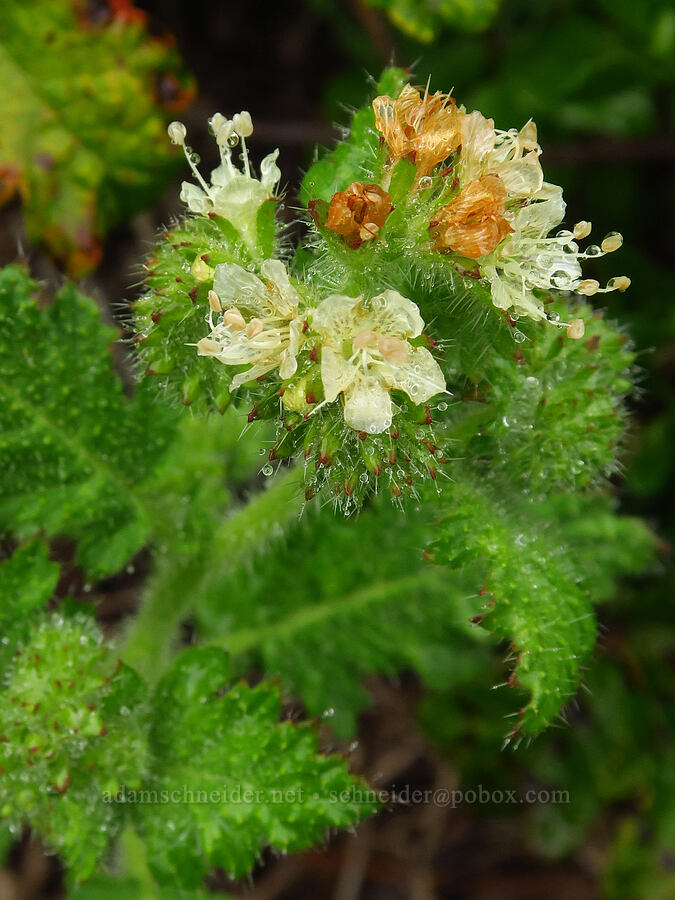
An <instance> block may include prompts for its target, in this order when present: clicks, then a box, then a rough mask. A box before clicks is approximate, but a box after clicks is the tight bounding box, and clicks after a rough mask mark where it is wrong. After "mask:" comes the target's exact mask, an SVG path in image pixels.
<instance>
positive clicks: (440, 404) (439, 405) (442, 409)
mask: <svg viewBox="0 0 675 900" xmlns="http://www.w3.org/2000/svg"><path fill="white" fill-rule="evenodd" d="M447 408H448V404H447V403H445V402H443V403H439V404H438V406H437V409H439V410H440V411H441V412H445V410H446V409H447Z"/></svg>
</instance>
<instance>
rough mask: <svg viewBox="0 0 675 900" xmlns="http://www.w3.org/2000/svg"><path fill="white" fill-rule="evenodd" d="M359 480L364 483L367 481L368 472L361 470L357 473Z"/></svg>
mask: <svg viewBox="0 0 675 900" xmlns="http://www.w3.org/2000/svg"><path fill="white" fill-rule="evenodd" d="M359 481H360V482H361V483H362V484H365V483H366V482H367V481H368V473H367V472H361V474H360V475H359Z"/></svg>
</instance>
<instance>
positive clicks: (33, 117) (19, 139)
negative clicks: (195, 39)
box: [0, 0, 193, 276]
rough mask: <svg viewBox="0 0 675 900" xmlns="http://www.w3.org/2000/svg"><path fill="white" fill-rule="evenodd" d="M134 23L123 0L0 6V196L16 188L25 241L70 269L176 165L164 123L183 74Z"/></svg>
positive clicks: (90, 259)
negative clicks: (0, 182)
mask: <svg viewBox="0 0 675 900" xmlns="http://www.w3.org/2000/svg"><path fill="white" fill-rule="evenodd" d="M98 9H99V7H97V11H98ZM90 15H91V18H90ZM144 21H145V15H144V14H143V13H142V12H141V11H140V10H136V9H135V8H134V7H133V6H132V5H131V3H124V4H121V5H117V6H111V11H110V12H109V13H108V14H107V15H106V16H104V17H103V20H101V18H100V17H98V16H97V15H96V14H95V13H91V14H90V13H89V12H88V11H87V7H86V4H85V5H82V4H80V3H77V2H75V0H29V2H23V0H6V2H4V3H3V4H2V7H1V9H0V79H1V80H2V84H3V85H4V86H5V89H4V90H3V94H2V101H1V102H0V109H1V110H2V119H3V121H4V122H5V127H4V128H3V129H2V134H1V135H0V171H1V172H2V173H3V177H4V190H0V198H2V199H6V198H7V197H8V196H9V195H11V193H12V191H13V189H14V188H18V189H19V191H20V193H21V196H22V198H23V201H24V213H25V218H26V227H27V230H28V233H29V235H30V237H31V239H32V240H34V241H36V242H39V243H43V244H45V245H46V246H47V248H48V249H49V251H50V252H51V253H52V254H53V255H54V256H55V257H56V258H57V260H58V261H59V262H60V263H62V264H63V265H64V266H65V268H66V269H67V270H68V271H69V272H70V273H71V274H72V275H75V276H79V275H82V274H84V273H85V272H87V271H88V270H90V269H91V268H92V267H93V266H94V265H96V263H97V262H98V260H99V258H100V255H101V248H100V241H101V238H102V237H103V236H104V234H105V233H106V231H107V230H108V229H109V228H111V227H112V226H113V225H115V224H117V223H118V222H121V221H123V220H124V219H126V218H128V217H129V216H130V215H132V214H133V213H135V212H137V211H138V210H140V209H144V208H146V207H148V206H151V205H152V204H153V203H154V202H155V201H156V200H157V198H158V197H159V195H160V193H161V191H162V189H163V188H164V186H165V184H166V182H167V181H168V180H170V178H171V175H172V173H174V172H175V171H176V170H177V168H178V167H179V166H180V161H179V159H178V155H177V154H176V153H175V152H174V151H173V150H171V148H170V147H169V142H168V140H167V137H166V125H167V122H168V121H169V119H171V118H174V117H175V114H176V112H178V111H179V110H180V109H182V107H183V106H184V105H185V104H186V101H187V100H188V99H189V98H190V96H191V94H192V90H193V88H192V83H191V81H190V80H189V79H187V78H186V76H185V75H184V73H183V72H182V70H181V67H180V63H179V57H178V54H177V52H176V51H175V49H174V48H173V47H172V46H171V44H170V42H169V41H168V40H164V39H158V38H154V37H153V38H151V37H150V36H149V34H148V32H147V30H146V28H145V24H144Z"/></svg>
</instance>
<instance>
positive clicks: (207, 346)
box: [197, 338, 220, 356]
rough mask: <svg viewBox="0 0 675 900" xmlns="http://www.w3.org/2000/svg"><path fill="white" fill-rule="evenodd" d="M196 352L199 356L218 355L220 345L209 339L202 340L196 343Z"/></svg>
mask: <svg viewBox="0 0 675 900" xmlns="http://www.w3.org/2000/svg"><path fill="white" fill-rule="evenodd" d="M197 350H199V353H200V354H201V356H215V355H216V354H217V353H220V344H217V343H216V342H215V341H212V340H211V339H210V338H202V339H201V341H197Z"/></svg>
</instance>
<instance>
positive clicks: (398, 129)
mask: <svg viewBox="0 0 675 900" xmlns="http://www.w3.org/2000/svg"><path fill="white" fill-rule="evenodd" d="M373 109H374V110H375V126H376V128H377V130H378V131H379V132H381V134H382V135H383V136H384V139H385V141H386V142H387V146H388V147H389V152H390V158H391V160H392V161H393V162H398V160H399V159H411V160H412V161H413V162H414V163H415V165H416V166H417V171H418V174H419V176H423V175H428V174H429V172H431V170H432V169H433V167H434V166H436V165H438V163H441V162H443V160H444V159H447V157H448V156H450V154H451V153H452V152H453V150H456V149H457V147H459V144H460V142H461V128H460V123H459V115H458V112H457V107H456V104H455V101H454V99H453V98H452V97H451V96H450V95H449V94H442V93H441V92H440V91H437V92H436V93H435V94H429V92H428V91H425V92H424V94H421V93H420V91H418V90H417V89H416V88H413V87H411V86H410V85H409V84H406V86H405V87H404V88H403V90H402V91H401V93H400V95H399V96H398V98H397V99H396V100H392V98H391V97H388V96H387V95H386V94H385V95H384V96H382V97H376V98H375V99H374V100H373Z"/></svg>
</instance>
